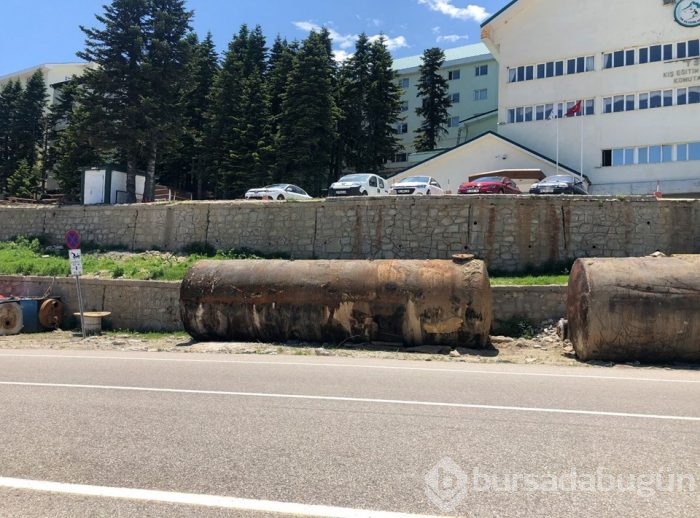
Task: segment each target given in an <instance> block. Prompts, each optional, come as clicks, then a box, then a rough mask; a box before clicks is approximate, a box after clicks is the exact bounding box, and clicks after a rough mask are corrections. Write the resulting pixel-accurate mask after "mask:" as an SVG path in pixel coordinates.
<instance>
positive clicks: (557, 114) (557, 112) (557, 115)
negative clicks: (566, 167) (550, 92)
mask: <svg viewBox="0 0 700 518" xmlns="http://www.w3.org/2000/svg"><path fill="white" fill-rule="evenodd" d="M556 110H557V111H556V113H555V114H554V117H555V118H556V119H557V120H556V124H557V174H559V103H557V108H556Z"/></svg>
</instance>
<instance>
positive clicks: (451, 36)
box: [435, 34, 469, 43]
mask: <svg viewBox="0 0 700 518" xmlns="http://www.w3.org/2000/svg"><path fill="white" fill-rule="evenodd" d="M468 39H469V36H468V35H467V34H461V35H460V34H445V35H444V36H438V37H437V38H436V39H435V41H437V42H438V43H442V42H443V41H448V42H450V43H456V42H458V41H459V40H468Z"/></svg>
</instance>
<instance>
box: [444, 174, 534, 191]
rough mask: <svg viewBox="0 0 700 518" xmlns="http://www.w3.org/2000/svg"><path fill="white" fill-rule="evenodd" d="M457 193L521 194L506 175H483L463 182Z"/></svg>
mask: <svg viewBox="0 0 700 518" xmlns="http://www.w3.org/2000/svg"><path fill="white" fill-rule="evenodd" d="M457 192H458V193H459V194H522V192H521V191H520V189H518V186H517V185H515V182H514V181H513V180H511V179H510V178H508V177H507V176H485V177H484V178H478V179H476V180H474V181H473V182H464V183H463V184H462V185H460V186H459V189H457Z"/></svg>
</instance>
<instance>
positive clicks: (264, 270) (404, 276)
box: [180, 260, 491, 348]
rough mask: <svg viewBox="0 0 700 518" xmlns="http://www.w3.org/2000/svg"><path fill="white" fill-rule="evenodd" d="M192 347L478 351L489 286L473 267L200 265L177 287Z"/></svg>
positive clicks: (431, 263)
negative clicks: (198, 343) (209, 343)
mask: <svg viewBox="0 0 700 518" xmlns="http://www.w3.org/2000/svg"><path fill="white" fill-rule="evenodd" d="M180 313H181V317H182V322H183V324H184V327H185V329H186V330H187V332H188V333H190V334H191V335H192V336H193V337H194V338H196V339H199V340H217V339H224V340H261V341H269V342H279V341H287V340H304V341H311V342H336V343H338V342H341V341H343V340H350V339H355V340H363V341H386V342H397V343H404V344H406V345H422V344H436V345H452V346H462V347H476V348H478V347H483V346H485V345H487V344H488V339H489V329H490V327H491V288H490V285H489V278H488V273H487V272H486V267H485V265H484V263H483V262H482V261H478V260H471V261H459V260H454V261H452V260H426V261H415V260H410V261H409V260H406V261H403V260H376V261H355V260H353V261H338V260H336V261H324V260H317V261H282V260H258V261H256V260H242V261H200V262H197V263H196V264H195V265H194V266H192V268H190V270H189V271H188V272H187V274H186V276H185V279H184V281H183V282H182V286H181V288H180Z"/></svg>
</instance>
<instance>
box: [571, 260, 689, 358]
mask: <svg viewBox="0 0 700 518" xmlns="http://www.w3.org/2000/svg"><path fill="white" fill-rule="evenodd" d="M567 319H568V321H569V336H570V338H571V341H572V343H573V345H574V349H575V350H576V354H577V356H578V357H579V358H580V359H582V360H591V359H600V360H611V361H632V360H639V361H649V362H665V361H687V362H698V361H700V256H682V255H680V256H673V257H634V258H623V259H579V260H577V261H576V262H575V263H574V266H573V268H572V271H571V275H570V278H569V287H568V292H567Z"/></svg>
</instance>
